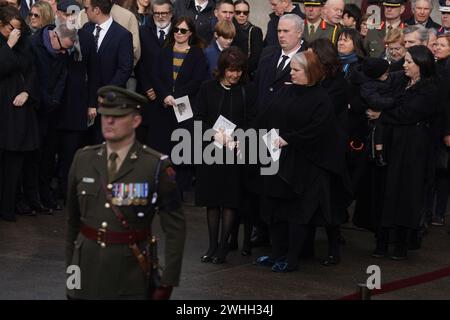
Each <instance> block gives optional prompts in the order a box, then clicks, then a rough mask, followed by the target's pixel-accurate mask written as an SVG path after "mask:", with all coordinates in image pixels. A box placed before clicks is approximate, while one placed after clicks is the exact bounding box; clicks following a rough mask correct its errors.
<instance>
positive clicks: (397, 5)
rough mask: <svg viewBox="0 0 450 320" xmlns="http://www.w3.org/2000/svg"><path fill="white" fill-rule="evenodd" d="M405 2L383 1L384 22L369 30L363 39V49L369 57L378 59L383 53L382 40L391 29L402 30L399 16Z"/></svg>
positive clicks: (402, 26) (403, 9) (396, 0)
mask: <svg viewBox="0 0 450 320" xmlns="http://www.w3.org/2000/svg"><path fill="white" fill-rule="evenodd" d="M406 1H407V0H385V1H383V8H384V16H385V19H386V20H385V21H381V23H380V25H379V26H378V27H376V28H375V29H369V31H368V32H367V36H366V38H365V39H364V47H365V49H366V51H367V53H368V54H369V56H370V57H374V58H379V57H381V55H382V54H383V53H384V52H385V45H384V38H385V37H386V34H387V33H388V32H389V31H390V30H392V29H404V28H405V24H404V23H403V22H402V20H401V15H402V14H403V12H404V11H405V3H406Z"/></svg>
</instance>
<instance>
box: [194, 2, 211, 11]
mask: <svg viewBox="0 0 450 320" xmlns="http://www.w3.org/2000/svg"><path fill="white" fill-rule="evenodd" d="M207 5H208V1H205V2H204V3H202V4H200V3H199V2H198V1H197V0H195V8H197V6H200V7H202V10H200V11H203V10H205V8H206V6H207Z"/></svg>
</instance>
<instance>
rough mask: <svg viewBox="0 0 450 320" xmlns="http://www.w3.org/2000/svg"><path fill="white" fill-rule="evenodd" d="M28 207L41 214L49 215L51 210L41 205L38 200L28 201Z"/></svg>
mask: <svg viewBox="0 0 450 320" xmlns="http://www.w3.org/2000/svg"><path fill="white" fill-rule="evenodd" d="M29 203H30V207H31V209H32V210H34V211H36V212H38V213H43V214H51V213H52V210H51V209H50V208H48V207H46V206H44V205H43V204H42V202H40V201H39V200H30V202H29Z"/></svg>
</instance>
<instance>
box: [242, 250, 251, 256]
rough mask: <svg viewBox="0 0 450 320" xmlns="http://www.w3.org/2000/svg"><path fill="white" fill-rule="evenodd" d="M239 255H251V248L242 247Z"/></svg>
mask: <svg viewBox="0 0 450 320" xmlns="http://www.w3.org/2000/svg"><path fill="white" fill-rule="evenodd" d="M241 255H243V256H244V257H248V256H251V255H252V249H242V251H241Z"/></svg>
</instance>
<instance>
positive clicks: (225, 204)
mask: <svg viewBox="0 0 450 320" xmlns="http://www.w3.org/2000/svg"><path fill="white" fill-rule="evenodd" d="M246 71H247V59H246V57H245V55H244V54H243V53H242V51H241V50H240V49H239V48H237V47H230V48H229V49H225V50H224V51H222V52H221V54H220V56H219V61H218V70H217V71H216V80H211V81H207V82H205V83H204V84H203V85H202V87H201V88H200V92H199V95H198V100H197V110H196V114H195V119H196V120H199V121H201V123H202V129H203V130H204V131H205V130H208V129H212V128H213V126H214V124H215V122H216V121H217V119H218V117H219V116H220V115H221V116H223V117H225V118H226V119H228V120H229V121H231V122H233V123H234V124H236V129H243V130H246V129H247V128H248V127H249V124H250V122H251V120H252V118H254V115H255V111H254V110H255V109H254V104H255V90H252V88H251V87H249V86H248V85H245V84H243V83H244V82H245V80H246ZM236 129H235V130H236ZM231 140H232V139H231V138H230V136H228V135H226V134H222V133H220V132H219V133H217V134H216V135H215V141H216V143H217V142H218V143H219V144H220V145H222V146H223V147H222V148H219V147H217V146H215V147H214V154H218V155H219V156H220V157H221V158H222V157H223V164H218V163H213V164H202V165H199V166H198V167H197V172H196V190H195V191H196V194H195V198H196V204H197V205H198V206H204V207H206V212H207V220H208V231H209V248H208V250H207V252H206V254H205V255H204V256H202V258H201V261H202V262H211V261H212V262H213V263H223V262H225V257H226V254H227V252H228V239H229V237H230V233H231V229H232V227H233V225H234V221H235V219H236V211H237V209H239V207H240V206H241V201H242V200H243V199H241V196H242V193H243V190H242V188H241V187H242V183H243V182H242V169H243V166H242V165H239V164H237V163H236V162H237V156H238V155H237V152H236V150H237V148H238V147H236V144H235V142H233V141H231ZM205 147H207V148H210V143H209V142H208V143H207V144H206V145H205ZM205 150H206V149H205ZM227 153H228V155H227ZM241 156H242V155H241ZM226 159H234V164H230V163H227V162H226ZM220 227H221V235H220V240H219V239H218V236H219V228H220ZM248 231H249V232H247V234H248V236H250V230H248ZM248 238H250V237H248ZM249 240H250V239H248V241H249Z"/></svg>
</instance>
